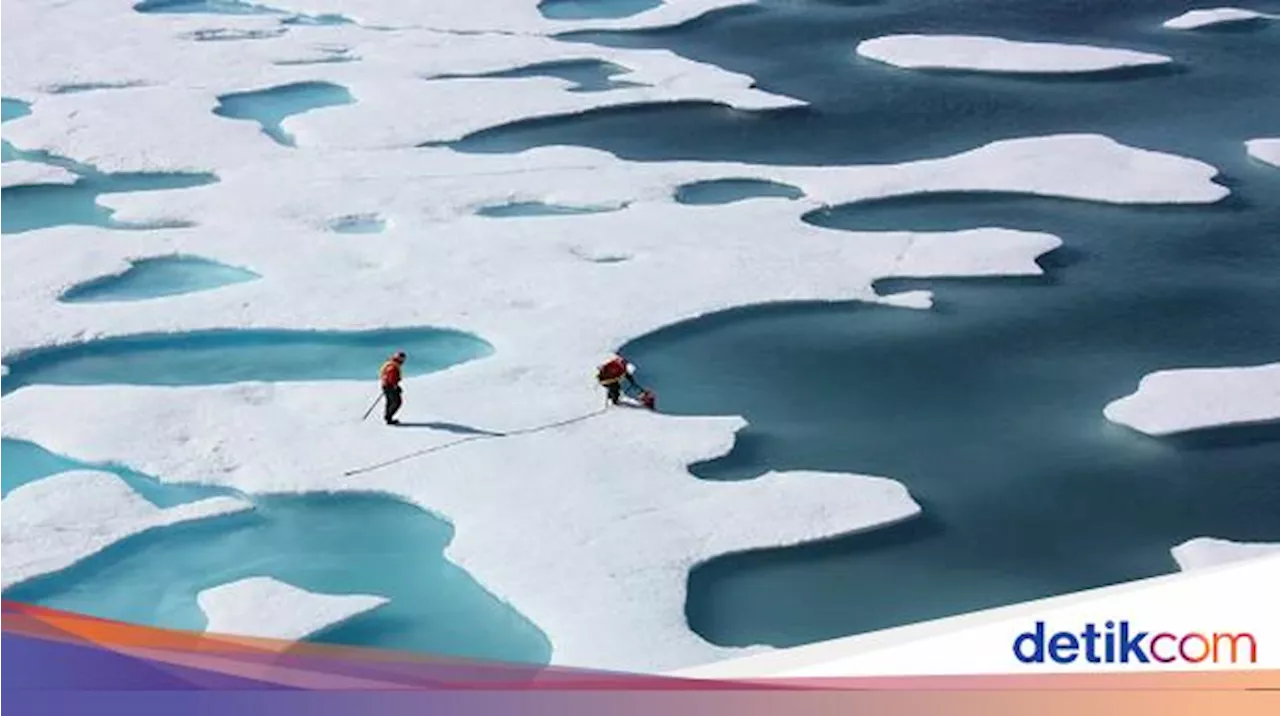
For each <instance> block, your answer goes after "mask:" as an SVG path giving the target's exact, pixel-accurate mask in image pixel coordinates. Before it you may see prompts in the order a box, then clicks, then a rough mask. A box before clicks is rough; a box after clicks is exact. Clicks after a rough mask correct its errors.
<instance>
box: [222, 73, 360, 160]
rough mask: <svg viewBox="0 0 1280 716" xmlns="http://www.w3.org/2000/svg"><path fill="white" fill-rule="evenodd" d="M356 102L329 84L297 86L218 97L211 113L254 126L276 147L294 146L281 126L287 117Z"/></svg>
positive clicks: (311, 83)
mask: <svg viewBox="0 0 1280 716" xmlns="http://www.w3.org/2000/svg"><path fill="white" fill-rule="evenodd" d="M353 102H355V98H354V97H352V96H351V93H350V92H348V91H347V88H345V87H342V86H340V85H335V84H330V83H328V82H298V83H295V84H288V85H280V86H279V87H272V88H270V89H264V90H255V91H253V92H237V93H234V94H224V95H222V96H220V97H218V106H217V107H216V108H215V109H214V110H213V113H214V114H216V115H218V116H220V117H228V118H230V119H246V120H251V121H254V122H257V123H258V124H259V125H261V126H262V131H263V133H265V134H266V135H267V136H268V137H271V139H272V140H274V141H275V142H276V143H278V144H281V145H283V146H286V147H291V146H293V145H294V140H293V137H292V136H291V135H290V134H289V133H288V132H285V131H284V129H283V128H282V127H281V126H280V123H281V122H282V121H284V119H285V118H286V117H291V116H293V115H295V114H301V113H303V112H309V111H311V110H313V109H320V108H321V107H335V106H338V105H344V104H351V103H353Z"/></svg>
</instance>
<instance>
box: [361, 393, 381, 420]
mask: <svg viewBox="0 0 1280 716" xmlns="http://www.w3.org/2000/svg"><path fill="white" fill-rule="evenodd" d="M381 402H382V393H378V397H376V398H374V399H373V405H370V406H369V409H368V410H366V411H364V417H362V418H360V421H361V422H364V421H365V420H368V419H369V415H371V414H372V413H373V409H374V408H376V407H378V403H381Z"/></svg>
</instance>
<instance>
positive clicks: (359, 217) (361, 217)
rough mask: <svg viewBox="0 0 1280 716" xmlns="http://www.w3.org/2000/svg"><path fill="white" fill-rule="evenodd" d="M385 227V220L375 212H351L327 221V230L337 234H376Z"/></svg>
mask: <svg viewBox="0 0 1280 716" xmlns="http://www.w3.org/2000/svg"><path fill="white" fill-rule="evenodd" d="M386 228H387V222H386V221H385V220H384V219H383V218H382V217H380V216H378V215H377V214H351V215H349V216H340V217H338V218H336V219H334V220H333V221H331V222H329V230H330V231H333V232H335V233H339V234H377V233H381V232H382V231H383V230H385V229H386Z"/></svg>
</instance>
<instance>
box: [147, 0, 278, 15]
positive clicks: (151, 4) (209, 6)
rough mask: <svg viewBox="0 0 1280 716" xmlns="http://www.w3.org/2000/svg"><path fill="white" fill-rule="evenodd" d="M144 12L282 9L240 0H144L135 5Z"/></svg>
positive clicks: (234, 12)
mask: <svg viewBox="0 0 1280 716" xmlns="http://www.w3.org/2000/svg"><path fill="white" fill-rule="evenodd" d="M133 9H134V10H137V11H138V12H142V13H158V14H181V15H188V14H200V15H205V14H208V15H274V14H280V12H281V11H280V10H276V9H273V8H271V7H268V6H266V5H258V4H254V3H248V2H239V0H143V2H140V3H138V4H136V5H134V6H133Z"/></svg>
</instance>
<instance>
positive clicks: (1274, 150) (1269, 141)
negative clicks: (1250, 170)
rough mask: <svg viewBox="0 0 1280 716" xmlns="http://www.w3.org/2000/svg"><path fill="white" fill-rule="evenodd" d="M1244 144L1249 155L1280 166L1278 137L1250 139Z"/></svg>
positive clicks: (1279, 139)
mask: <svg viewBox="0 0 1280 716" xmlns="http://www.w3.org/2000/svg"><path fill="white" fill-rule="evenodd" d="M1244 144H1245V149H1246V150H1248V152H1249V156H1251V157H1253V158H1254V159H1257V160H1258V161H1260V162H1266V163H1267V164H1270V165H1272V166H1274V167H1280V137H1273V138H1266V139H1250V140H1249V141H1247V142H1245V143H1244Z"/></svg>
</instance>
